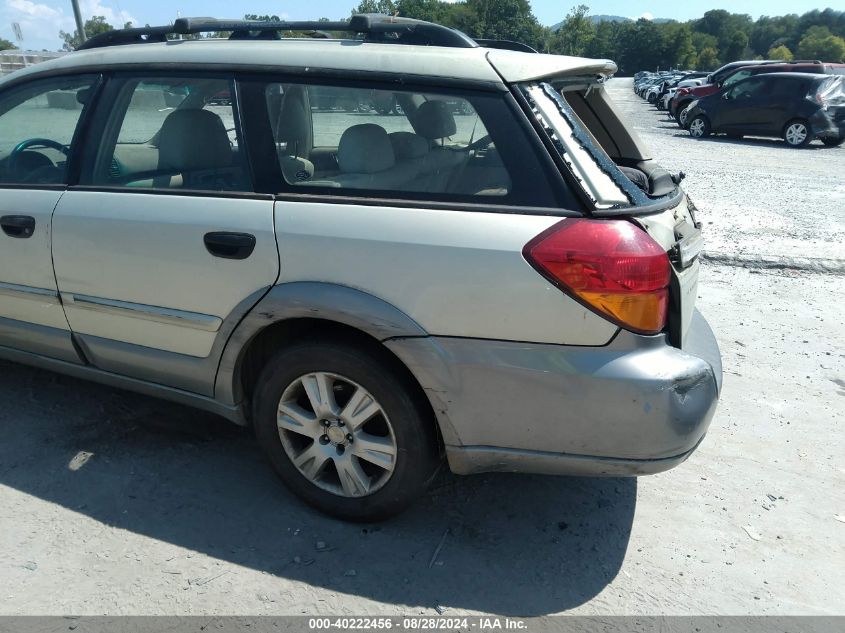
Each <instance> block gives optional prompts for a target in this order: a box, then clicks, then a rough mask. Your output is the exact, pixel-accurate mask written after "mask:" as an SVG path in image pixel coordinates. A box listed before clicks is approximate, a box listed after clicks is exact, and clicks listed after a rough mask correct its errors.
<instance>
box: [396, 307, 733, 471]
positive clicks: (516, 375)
mask: <svg viewBox="0 0 845 633" xmlns="http://www.w3.org/2000/svg"><path fill="white" fill-rule="evenodd" d="M388 344H389V345H390V347H391V348H392V349H393V350H394V351H395V352H396V353H397V355H398V356H400V358H402V360H403V361H404V362H405V363H406V364H407V365H408V366H409V367H410V368H411V371H412V372H413V373H414V374H415V375H416V377H417V379H418V380H419V381H420V384H422V385H423V387H424V389H425V391H426V393H427V395H428V396H429V400H430V401H431V403H432V406H433V408H434V411H435V413H436V415H437V417H438V421H439V422H440V427H441V430H442V432H443V438H444V443H445V444H446V452H447V456H448V459H449V465H450V467H451V469H452V470H453V471H454V472H456V473H460V474H469V473H476V472H486V471H516V472H531V473H547V474H576V475H641V474H648V473H654V472H659V471H662V470H667V469H669V468H672V467H673V466H675V465H676V464H678V463H680V462H682V461H683V460H684V459H686V458H687V457H688V456H689V455H690V453H691V452H692V451H693V450H694V449H695V448H696V447H697V446H698V444H699V443H700V442H701V440H702V438H703V437H704V434H705V432H706V431H707V427H708V425H709V424H710V420H711V419H712V417H713V414H714V412H715V410H716V404H717V401H718V397H719V390H720V388H721V381H722V368H721V359H720V354H719V348H718V345H717V343H716V340H715V337H714V336H713V332H712V331H711V329H710V327H709V325H708V324H707V322H706V321H705V320H704V318H703V317H702V316H701V314H700V313H698V312H696V313H695V316H694V318H693V322H692V324H691V326H690V330H689V332H688V334H687V336H686V338H685V344H684V349H678V348H675V347H672V346H670V345H669V344H668V343H667V341H666V337H665V336H664V335H660V336H639V335H635V334H632V333H630V332H626V331H620V332H619V334H618V335H617V336H616V337H615V338H614V339H613V340H612V341H611V342H610V343H609V344H607V345H605V346H603V347H572V346H559V345H545V344H531V343H515V342H504V341H489V340H477V339H475V340H473V339H458V338H440V339H438V338H420V339H401V340H399V339H397V340H394V341H390V342H389V343H388Z"/></svg>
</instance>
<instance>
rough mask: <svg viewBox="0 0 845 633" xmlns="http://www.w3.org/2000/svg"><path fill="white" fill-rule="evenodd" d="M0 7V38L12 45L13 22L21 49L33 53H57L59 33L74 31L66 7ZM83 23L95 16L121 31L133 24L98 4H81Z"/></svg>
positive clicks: (16, 0)
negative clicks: (20, 40) (48, 51)
mask: <svg viewBox="0 0 845 633" xmlns="http://www.w3.org/2000/svg"><path fill="white" fill-rule="evenodd" d="M2 2H3V4H2V7H0V27H2V31H0V37H5V38H6V39H9V40H11V41H13V42H14V41H15V39H14V36H13V34H12V32H11V25H12V22H18V23H19V24H20V25H21V31H22V32H23V38H24V39H23V44H22V46H23V48H26V49H32V50H41V49H43V48H46V49H48V50H58V49H60V48H61V46H62V43H61V41H60V40H59V31H68V32H71V31H73V30H75V29H76V23H75V22H74V19H73V12H72V11H71V10H70V7H68V10H67V11H66V10H65V9H64V8H55V7H52V6H50V5H49V4H46V3H42V2H35V1H34V0H2ZM79 8H80V11H81V12H82V17H83V19H85V20H88V19H90V18H91V17H93V16H95V15H102V16H103V17H104V18H105V19H106V22H108V23H109V24H111V25H113V26H115V27H117V28H120V27H122V26H123V25H124V24H125V23H126V22H135V18H133V17H132V15H130V14H129V12H127V11H119V10H115V9H113V8H112V7H110V6H108V5H107V4H105V3H103V2H101V1H100V0H81V1H80V5H79Z"/></svg>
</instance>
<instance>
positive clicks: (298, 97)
mask: <svg viewBox="0 0 845 633" xmlns="http://www.w3.org/2000/svg"><path fill="white" fill-rule="evenodd" d="M277 125H278V127H277V129H276V140H277V141H280V142H286V143H287V144H288V151H289V152H291V153H292V152H294V151H295V152H296V155H297V156H301V157H303V158H308V157H309V156H310V154H311V108H310V107H309V106H308V95H307V94H306V91H305V87H304V86H287V89H286V90H285V93H284V94H283V95H282V104H281V108H280V110H279V114H278V119H277Z"/></svg>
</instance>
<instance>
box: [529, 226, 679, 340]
mask: <svg viewBox="0 0 845 633" xmlns="http://www.w3.org/2000/svg"><path fill="white" fill-rule="evenodd" d="M523 255H524V257H525V259H526V260H527V261H528V263H530V264H531V265H532V266H533V267H534V268H535V269H536V270H537V271H538V272H539V273H540V274H542V275H543V276H544V277H545V278H546V279H548V280H549V281H551V282H552V283H554V284H555V285H556V286H557V287H559V288H560V289H561V290H563V291H564V292H566V293H567V294H569V295H571V296H572V297H574V298H576V299H577V300H578V301H580V302H581V303H582V304H584V305H586V306H587V307H589V308H590V309H592V310H594V311H596V312H598V313H599V314H601V315H602V316H604V317H606V318H608V319H609V320H611V321H613V322H614V323H616V324H617V325H619V326H621V327H624V328H626V329H628V330H632V331H634V332H638V333H641V334H656V333H657V332H660V331H661V330H662V329H663V328H664V327H666V318H667V313H668V307H669V290H668V288H669V281H670V280H671V276H672V269H671V266H672V265H671V263H670V262H669V256H668V255H667V254H666V251H664V250H663V248H662V247H661V246H660V245H659V244H658V243H657V242H655V241H654V240H653V239H652V238H651V237H650V236H649V235H648V233H646V232H645V231H644V230H642V229H641V228H639V227H637V226H635V225H634V224H632V223H630V222H627V221H625V220H586V219H576V220H563V221H561V222H559V223H558V224H556V225H554V226H553V227H551V228H550V229H548V230H547V231H544V232H543V233H541V234H540V235H538V236H537V237H535V238H534V239H533V240H531V241H530V242H529V243H528V244H527V245H526V246H525V248H524V249H523Z"/></svg>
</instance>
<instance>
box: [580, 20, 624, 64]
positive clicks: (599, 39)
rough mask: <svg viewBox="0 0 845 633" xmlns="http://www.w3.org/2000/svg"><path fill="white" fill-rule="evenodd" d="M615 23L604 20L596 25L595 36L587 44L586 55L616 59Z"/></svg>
mask: <svg viewBox="0 0 845 633" xmlns="http://www.w3.org/2000/svg"><path fill="white" fill-rule="evenodd" d="M613 24H614V23H613V22H608V21H607V20H602V21H601V22H599V23H598V24H597V25H596V31H595V35H593V37H592V39H590V41H589V42H588V43H587V47H586V51H585V52H584V54H585V55H586V56H587V57H595V58H599V59H615V58H616V32H615V31H614V28H613Z"/></svg>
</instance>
